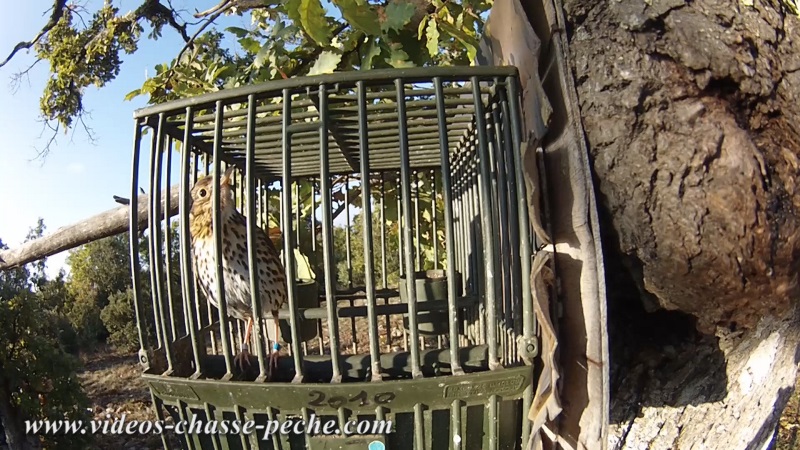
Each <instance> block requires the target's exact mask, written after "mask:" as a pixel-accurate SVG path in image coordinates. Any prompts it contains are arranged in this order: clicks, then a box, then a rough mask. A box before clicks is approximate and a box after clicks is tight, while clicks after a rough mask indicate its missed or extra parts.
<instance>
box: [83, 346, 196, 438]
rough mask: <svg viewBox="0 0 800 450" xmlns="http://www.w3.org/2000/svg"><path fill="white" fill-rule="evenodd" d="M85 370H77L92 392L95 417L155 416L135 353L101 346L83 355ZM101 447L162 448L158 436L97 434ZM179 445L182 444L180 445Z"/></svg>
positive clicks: (89, 392) (149, 418)
mask: <svg viewBox="0 0 800 450" xmlns="http://www.w3.org/2000/svg"><path fill="white" fill-rule="evenodd" d="M81 359H82V360H83V363H84V364H83V371H82V372H80V373H79V374H78V377H79V378H80V381H81V384H82V385H83V388H84V389H85V390H86V394H87V395H88V396H89V400H90V402H91V407H92V410H93V411H94V419H95V420H103V419H106V417H107V416H106V415H107V414H110V415H111V417H112V418H120V417H122V415H123V414H125V420H126V421H129V420H138V421H142V420H154V419H155V412H154V410H153V406H152V402H151V400H150V394H149V392H148V390H147V386H146V385H145V383H144V381H142V379H141V376H140V375H141V369H140V367H141V366H139V364H138V362H137V358H136V354H135V353H124V352H118V351H115V350H113V349H110V348H103V349H98V350H96V351H95V352H93V353H92V354H89V355H84V356H83V357H82V358H81ZM95 448H98V449H126V450H127V449H131V450H132V449H137V450H138V449H142V450H145V449H148V450H149V449H153V448H161V439H160V437H158V436H155V435H150V436H139V435H135V436H125V435H123V436H120V435H112V434H107V435H103V434H101V435H98V436H97V438H96V441H95ZM178 448H180V447H178Z"/></svg>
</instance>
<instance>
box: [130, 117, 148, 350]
mask: <svg viewBox="0 0 800 450" xmlns="http://www.w3.org/2000/svg"><path fill="white" fill-rule="evenodd" d="M141 141H142V126H141V125H140V124H139V122H138V121H137V122H136V125H135V126H134V129H133V157H132V161H131V207H130V214H129V216H130V217H129V221H128V244H129V246H130V252H129V255H130V259H131V283H132V284H133V308H134V312H135V313H136V332H137V333H138V336H139V355H140V358H143V357H144V356H145V353H144V352H145V347H146V346H147V341H148V340H149V339H148V338H147V335H146V334H144V332H143V330H146V329H147V328H146V326H147V323H146V321H145V320H144V319H145V317H144V305H142V298H141V293H142V292H141V286H142V284H141V283H142V281H141V265H140V259H139V257H140V256H139V157H140V156H141V153H142V142H141ZM140 362H144V361H143V360H141V359H140Z"/></svg>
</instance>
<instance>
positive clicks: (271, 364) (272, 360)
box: [267, 342, 281, 380]
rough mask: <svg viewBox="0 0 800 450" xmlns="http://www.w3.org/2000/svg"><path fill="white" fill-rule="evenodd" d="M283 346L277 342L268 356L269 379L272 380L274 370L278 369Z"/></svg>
mask: <svg viewBox="0 0 800 450" xmlns="http://www.w3.org/2000/svg"><path fill="white" fill-rule="evenodd" d="M280 350H281V346H280V344H278V343H277V342H276V343H275V344H273V346H272V352H270V354H269V356H268V359H269V360H268V361H267V363H268V365H267V378H268V379H270V380H271V379H272V376H273V374H274V370H275V369H277V368H278V358H279V357H280Z"/></svg>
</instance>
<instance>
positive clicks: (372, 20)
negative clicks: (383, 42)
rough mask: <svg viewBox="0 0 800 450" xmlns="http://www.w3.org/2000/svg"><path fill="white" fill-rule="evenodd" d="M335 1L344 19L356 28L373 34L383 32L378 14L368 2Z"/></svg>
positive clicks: (352, 0) (354, 0)
mask: <svg viewBox="0 0 800 450" xmlns="http://www.w3.org/2000/svg"><path fill="white" fill-rule="evenodd" d="M334 3H335V4H336V6H338V7H339V10H340V11H341V12H342V17H344V20H346V21H347V22H348V23H350V24H351V25H352V26H353V27H355V28H356V29H359V30H361V31H363V32H364V33H367V34H369V35H371V36H377V35H379V34H381V24H380V22H379V21H378V14H377V13H376V12H375V11H374V10H373V9H372V8H371V7H370V6H369V5H368V4H359V3H358V2H357V1H356V0H335V1H334Z"/></svg>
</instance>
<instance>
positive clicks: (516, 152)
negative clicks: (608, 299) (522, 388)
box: [506, 76, 535, 338]
mask: <svg viewBox="0 0 800 450" xmlns="http://www.w3.org/2000/svg"><path fill="white" fill-rule="evenodd" d="M506 87H507V89H508V100H509V109H510V111H509V114H508V117H509V118H510V119H511V120H510V122H511V134H512V146H511V148H512V150H513V152H512V153H513V156H514V177H515V178H516V180H515V181H516V188H517V198H516V201H517V210H518V211H519V213H518V214H517V216H518V220H519V238H520V261H521V262H522V268H521V269H522V277H521V281H522V316H523V317H524V318H525V320H524V321H523V323H522V327H523V335H524V336H525V337H526V338H532V337H533V333H534V320H535V319H534V317H533V316H534V315H533V311H532V309H533V300H532V296H531V282H530V275H529V274H530V272H531V247H530V224H529V222H528V204H527V201H526V198H527V196H526V194H525V182H524V178H523V174H522V155H520V151H521V148H520V147H521V145H522V127H521V123H520V117H519V113H520V105H519V97H518V96H519V93H518V92H519V91H518V88H517V79H516V77H513V76H509V77H508V78H506Z"/></svg>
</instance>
